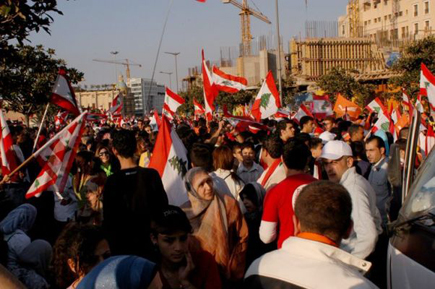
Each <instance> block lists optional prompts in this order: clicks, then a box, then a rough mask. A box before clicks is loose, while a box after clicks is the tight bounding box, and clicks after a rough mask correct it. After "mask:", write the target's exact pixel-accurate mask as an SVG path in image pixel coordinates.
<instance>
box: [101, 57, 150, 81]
mask: <svg viewBox="0 0 435 289" xmlns="http://www.w3.org/2000/svg"><path fill="white" fill-rule="evenodd" d="M124 60H125V62H122V61H114V60H102V59H92V61H96V62H104V63H111V64H118V65H125V66H126V71H125V76H126V77H127V86H130V65H131V66H139V67H142V65H141V64H138V63H131V61H130V60H128V59H124Z"/></svg>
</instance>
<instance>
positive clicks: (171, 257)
mask: <svg viewBox="0 0 435 289" xmlns="http://www.w3.org/2000/svg"><path fill="white" fill-rule="evenodd" d="M365 120H366V116H364V115H363V116H360V117H359V118H358V119H357V120H354V121H348V120H344V119H341V118H335V117H332V116H329V117H326V118H325V119H322V120H317V119H314V118H312V117H310V116H304V117H302V118H301V119H300V120H291V119H288V118H283V119H279V120H277V119H266V120H263V125H264V126H265V127H267V128H265V129H263V130H260V131H255V132H252V131H250V130H248V129H245V130H240V129H238V128H237V126H234V122H231V121H230V120H229V119H226V118H222V117H218V116H215V117H214V119H213V120H212V121H206V120H205V119H203V118H199V119H197V120H194V119H187V118H177V119H175V120H173V122H172V125H173V128H174V129H175V131H176V132H177V134H178V136H179V138H180V139H181V141H182V142H183V144H184V146H185V148H186V149H187V151H188V159H189V163H188V168H189V170H188V171H187V172H186V174H185V175H184V185H185V189H186V190H187V192H188V194H187V196H188V201H187V202H186V203H184V204H182V205H181V206H179V207H178V206H174V205H173V204H169V202H168V196H167V195H166V192H165V184H164V183H163V182H162V179H161V176H160V175H159V173H158V172H157V171H156V170H154V169H151V168H148V165H149V163H150V158H151V157H152V155H153V151H154V150H155V149H159V148H155V147H154V144H155V141H156V137H157V134H158V128H157V127H155V126H153V125H150V123H149V119H148V118H144V119H136V120H134V121H132V122H131V123H128V124H124V125H123V126H122V127H116V126H115V125H107V124H105V125H97V124H95V123H93V124H92V123H90V124H88V125H87V127H86V130H85V133H84V134H83V136H82V139H81V143H80V146H79V149H78V152H77V154H76V157H75V160H74V164H73V167H72V169H71V171H70V173H69V177H68V181H67V184H66V186H65V188H64V190H63V191H56V190H54V191H46V192H43V194H42V195H41V196H40V197H38V198H30V199H26V198H25V194H26V192H27V190H28V188H29V187H30V184H31V183H32V182H33V180H34V179H35V178H36V176H37V175H38V173H39V171H40V164H38V163H37V162H36V161H33V162H30V163H29V164H28V165H27V166H26V167H24V168H23V169H21V170H20V171H19V173H17V174H16V175H15V176H13V177H8V178H7V182H2V185H1V188H0V189H1V192H0V264H1V265H0V280H1V281H0V283H2V282H5V283H3V284H11V285H9V286H10V288H23V287H22V286H25V287H27V288H35V289H36V288H72V289H74V288H186V289H188V288H189V289H193V288H198V289H199V288H207V289H209V288H377V287H380V288H385V287H386V284H385V282H386V254H387V243H388V239H387V233H386V228H387V224H388V222H390V221H392V220H395V219H396V218H397V215H398V211H399V209H400V202H397V200H400V199H401V196H400V193H401V188H400V181H399V182H398V181H397V175H398V174H397V172H398V171H399V172H400V170H401V167H402V165H403V163H402V162H403V158H404V157H403V156H404V152H405V145H406V138H407V132H408V128H403V129H402V130H401V131H400V134H399V137H398V139H397V140H396V141H394V140H393V136H392V135H391V134H389V133H388V132H384V131H382V130H378V131H377V132H376V133H372V132H369V131H366V130H365V129H364V126H363V125H362V124H363V123H364V122H365ZM374 120H375V118H373V117H372V121H373V123H374ZM9 127H10V130H11V134H12V136H13V140H14V150H15V152H16V157H17V160H18V161H19V162H22V161H24V160H25V159H27V158H28V157H29V156H30V155H31V154H32V148H33V142H34V139H35V138H36V136H35V135H36V130H35V129H32V128H27V127H25V126H24V125H22V124H15V125H14V124H10V126H9ZM54 134H55V129H54V126H50V127H48V128H44V129H43V130H42V133H41V136H40V137H39V138H38V140H37V143H38V146H41V145H42V144H43V143H44V142H45V141H47V140H48V139H50V138H52V137H53V135H54ZM396 151H397V152H398V155H399V156H401V158H400V159H399V161H397V160H395V159H394V158H393V157H391V156H392V155H393V152H394V153H395V152H396ZM400 160H402V161H400ZM399 177H400V175H399ZM180 189H181V188H180ZM6 282H7V283H6Z"/></svg>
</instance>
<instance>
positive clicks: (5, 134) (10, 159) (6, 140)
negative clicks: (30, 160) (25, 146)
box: [0, 108, 18, 176]
mask: <svg viewBox="0 0 435 289" xmlns="http://www.w3.org/2000/svg"><path fill="white" fill-rule="evenodd" d="M0 123H1V131H0V158H1V168H2V175H3V176H6V175H8V174H10V173H11V172H12V171H13V170H15V169H16V168H17V166H18V163H17V158H16V155H15V151H14V149H13V145H14V141H13V139H12V135H11V132H10V131H9V126H8V123H7V122H6V119H5V116H4V115H3V110H2V109H1V108H0Z"/></svg>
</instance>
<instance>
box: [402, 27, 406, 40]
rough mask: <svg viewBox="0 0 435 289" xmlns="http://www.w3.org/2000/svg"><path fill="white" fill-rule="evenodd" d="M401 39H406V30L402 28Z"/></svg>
mask: <svg viewBox="0 0 435 289" xmlns="http://www.w3.org/2000/svg"><path fill="white" fill-rule="evenodd" d="M402 38H406V28H405V27H402Z"/></svg>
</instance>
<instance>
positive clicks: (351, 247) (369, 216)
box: [320, 140, 382, 259]
mask: <svg viewBox="0 0 435 289" xmlns="http://www.w3.org/2000/svg"><path fill="white" fill-rule="evenodd" d="M320 158H321V159H322V161H323V165H324V167H325V170H326V173H327V175H328V178H329V180H330V181H332V182H334V183H339V184H341V185H343V186H344V187H345V188H346V189H347V191H348V192H349V194H350V196H351V198H352V207H353V210H352V220H353V222H354V227H353V231H352V233H351V235H350V237H349V239H347V240H343V242H342V243H341V246H340V247H341V248H342V249H343V250H345V251H347V252H349V253H351V254H352V255H354V256H357V257H359V258H363V259H364V258H366V257H367V256H369V255H370V253H372V252H373V251H374V249H375V246H376V242H377V240H378V235H379V234H381V233H382V227H381V222H382V221H381V216H380V214H379V210H378V208H377V207H376V193H375V192H374V190H373V188H372V187H371V185H370V183H369V182H368V181H367V180H366V179H364V177H362V176H361V175H359V174H357V172H356V171H355V168H354V167H352V166H353V158H352V149H351V148H350V146H349V145H348V144H347V143H345V142H343V141H336V140H334V141H329V142H328V143H327V144H326V145H325V146H324V147H323V149H322V155H321V156H320Z"/></svg>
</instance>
